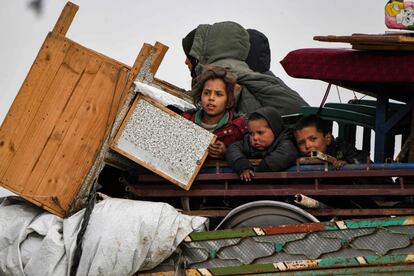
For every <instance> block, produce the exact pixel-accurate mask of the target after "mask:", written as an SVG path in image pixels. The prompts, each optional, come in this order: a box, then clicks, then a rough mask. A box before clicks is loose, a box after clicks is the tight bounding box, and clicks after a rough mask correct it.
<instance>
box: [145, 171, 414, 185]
mask: <svg viewBox="0 0 414 276" xmlns="http://www.w3.org/2000/svg"><path fill="white" fill-rule="evenodd" d="M401 176H414V170H412V169H401V170H355V171H351V170H349V171H342V170H340V171H299V172H293V171H292V172H261V173H256V174H255V177H254V179H255V180H256V179H257V180H261V179H298V178H299V179H300V178H303V179H309V178H312V179H314V178H347V177H349V178H350V177H361V178H363V177H401ZM239 179H240V178H239V176H238V175H237V174H236V173H201V174H199V175H198V176H197V177H196V181H213V180H239ZM159 181H164V182H165V181H166V180H165V179H163V178H162V177H161V176H158V175H156V174H142V175H139V176H138V177H137V183H139V182H159Z"/></svg>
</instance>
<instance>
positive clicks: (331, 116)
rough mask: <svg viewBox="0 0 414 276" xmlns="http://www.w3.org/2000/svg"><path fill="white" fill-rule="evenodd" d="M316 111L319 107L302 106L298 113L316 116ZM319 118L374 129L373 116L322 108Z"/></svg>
mask: <svg viewBox="0 0 414 276" xmlns="http://www.w3.org/2000/svg"><path fill="white" fill-rule="evenodd" d="M318 110H319V107H311V106H304V107H301V108H300V111H299V112H300V113H302V114H303V115H304V116H306V115H311V114H316V113H317V112H318ZM320 116H321V117H322V118H323V119H326V120H331V121H336V122H340V123H345V124H352V125H359V126H363V127H367V128H371V129H374V126H375V116H371V115H367V114H364V113H359V112H354V111H349V110H342V109H337V108H331V107H324V108H323V109H322V111H321V113H320Z"/></svg>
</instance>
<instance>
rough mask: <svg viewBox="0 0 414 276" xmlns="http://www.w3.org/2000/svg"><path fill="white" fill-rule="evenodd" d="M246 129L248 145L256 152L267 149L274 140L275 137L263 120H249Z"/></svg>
mask: <svg viewBox="0 0 414 276" xmlns="http://www.w3.org/2000/svg"><path fill="white" fill-rule="evenodd" d="M247 128H248V130H249V139H250V145H252V147H254V148H256V149H258V150H265V149H267V148H269V147H270V146H271V145H272V143H273V141H274V140H275V135H274V133H273V131H272V129H271V128H270V127H269V125H268V124H267V121H266V120H265V119H258V120H250V121H248V123H247Z"/></svg>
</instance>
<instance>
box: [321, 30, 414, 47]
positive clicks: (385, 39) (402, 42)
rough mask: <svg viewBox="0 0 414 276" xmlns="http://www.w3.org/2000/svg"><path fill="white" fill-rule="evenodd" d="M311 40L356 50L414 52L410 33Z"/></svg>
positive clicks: (353, 35) (322, 37) (412, 37)
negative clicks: (334, 43) (348, 44)
mask: <svg viewBox="0 0 414 276" xmlns="http://www.w3.org/2000/svg"><path fill="white" fill-rule="evenodd" d="M313 39H314V40H317V41H324V42H343V43H350V44H352V48H353V49H357V50H392V51H412V50H414V36H412V34H411V33H395V34H352V35H348V36H336V35H327V36H315V37H313Z"/></svg>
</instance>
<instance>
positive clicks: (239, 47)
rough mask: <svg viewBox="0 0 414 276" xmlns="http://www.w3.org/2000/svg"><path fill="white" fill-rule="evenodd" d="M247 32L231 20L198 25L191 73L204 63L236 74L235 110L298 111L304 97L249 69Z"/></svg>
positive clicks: (285, 112) (278, 80)
mask: <svg viewBox="0 0 414 276" xmlns="http://www.w3.org/2000/svg"><path fill="white" fill-rule="evenodd" d="M249 49H250V42H249V34H248V32H247V31H246V30H245V29H244V28H243V27H242V26H240V25H239V24H237V23H235V22H230V21H225V22H219V23H215V24H213V25H210V24H202V25H199V26H198V27H197V29H196V32H195V34H194V40H193V44H192V46H191V50H190V52H189V55H190V56H192V57H194V58H195V59H197V60H198V64H197V65H196V68H195V72H196V74H197V76H198V75H200V74H201V72H202V68H203V66H204V65H207V64H212V65H217V66H221V67H224V68H227V69H229V70H230V71H231V72H233V73H234V74H235V75H236V76H237V83H238V84H240V85H241V86H242V90H241V92H240V93H239V94H237V95H236V103H237V105H236V106H237V110H236V111H237V112H238V113H242V114H250V113H252V112H254V111H255V110H257V109H258V108H260V107H263V106H273V107H275V108H276V109H277V110H278V111H279V113H280V114H281V115H287V114H293V113H298V112H299V108H300V107H301V106H308V104H307V103H306V102H305V100H303V99H302V97H301V96H300V95H299V94H298V93H297V92H296V91H294V90H292V89H290V88H289V87H288V86H287V85H286V84H285V83H283V81H282V80H280V79H279V78H277V77H273V76H269V75H265V74H260V73H256V72H253V71H252V70H251V69H250V68H249V67H248V65H247V64H246V62H245V60H246V58H247V55H248V53H249Z"/></svg>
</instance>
